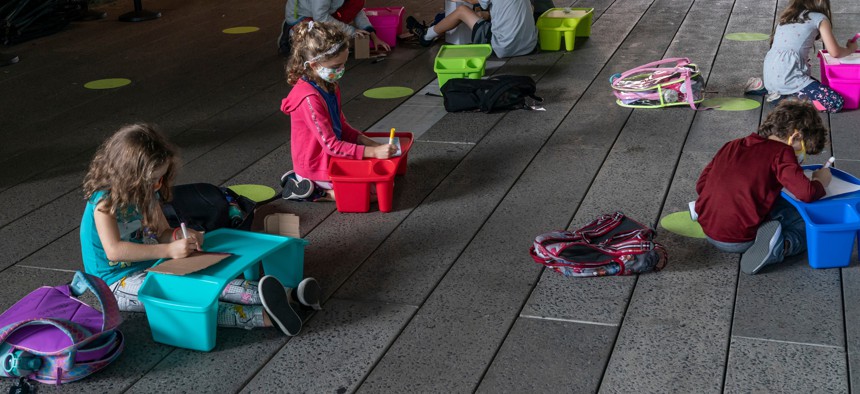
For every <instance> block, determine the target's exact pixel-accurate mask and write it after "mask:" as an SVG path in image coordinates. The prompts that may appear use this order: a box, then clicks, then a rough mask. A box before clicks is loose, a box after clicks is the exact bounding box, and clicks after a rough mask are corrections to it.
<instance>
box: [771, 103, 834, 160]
mask: <svg viewBox="0 0 860 394" xmlns="http://www.w3.org/2000/svg"><path fill="white" fill-rule="evenodd" d="M794 130H798V131H800V135H802V136H803V137H802V138H803V143H804V145H806V153H808V154H810V155H817V154H818V153H820V152H821V150H822V149H824V144H825V143H826V142H827V134H828V130H827V128H826V127H824V122H822V121H821V116H819V115H818V111H817V110H816V109H815V107H814V106H813V105H812V103H810V102H808V101H801V100H798V99H785V100H782V101H781V102H780V103H779V105H777V106H776V108H775V109H774V110H773V111H771V113H770V114H768V115H767V118H765V119H764V122H762V123H761V125H760V126H759V127H758V135H760V136H762V137H765V138H767V137H769V136H771V135H773V136H776V137H777V138H779V139H782V140H786V139H788V137H790V136H791V135H792V134H794Z"/></svg>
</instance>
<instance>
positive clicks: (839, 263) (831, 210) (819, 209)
mask: <svg viewBox="0 0 860 394" xmlns="http://www.w3.org/2000/svg"><path fill="white" fill-rule="evenodd" d="M805 211H806V217H804V219H806V218H807V217H808V218H809V219H806V240H807V248H808V250H809V251H808V255H809V265H810V266H812V268H838V267H847V266H848V264H849V263H850V262H851V252H852V251H853V250H854V239H855V238H856V237H857V231H858V230H860V215H858V214H857V206H856V205H854V204H844V203H836V204H828V203H819V204H808V205H807V206H806V208H805Z"/></svg>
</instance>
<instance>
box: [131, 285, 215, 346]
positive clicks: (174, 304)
mask: <svg viewBox="0 0 860 394" xmlns="http://www.w3.org/2000/svg"><path fill="white" fill-rule="evenodd" d="M221 288H222V287H221V284H220V283H218V282H215V281H210V280H205V279H197V280H194V281H187V280H184V278H183V277H182V276H174V275H147V276H146V280H145V281H144V282H143V286H141V288H140V292H139V294H138V297H139V298H140V300H141V302H143V303H144V305H145V306H146V318H147V320H149V326H150V327H151V328H152V339H154V340H155V341H156V342H159V343H164V344H170V345H174V346H176V345H177V344H181V346H182V347H185V348H188V349H194V350H200V351H204V352H208V351H209V350H212V348H213V347H215V328H216V327H217V325H218V324H217V323H218V321H217V319H218V293H220V292H221ZM179 289H182V290H179Z"/></svg>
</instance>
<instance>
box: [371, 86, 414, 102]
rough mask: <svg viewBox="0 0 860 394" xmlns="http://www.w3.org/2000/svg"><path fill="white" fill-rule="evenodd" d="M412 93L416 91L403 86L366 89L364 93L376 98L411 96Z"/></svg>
mask: <svg viewBox="0 0 860 394" xmlns="http://www.w3.org/2000/svg"><path fill="white" fill-rule="evenodd" d="M412 93H415V91H414V90H412V89H409V88H406V87H403V86H383V87H381V88H373V89H369V90H366V91H365V92H364V95H365V96H366V97H370V98H374V99H394V98H400V97H406V96H411V95H412Z"/></svg>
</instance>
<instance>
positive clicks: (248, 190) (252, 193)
mask: <svg viewBox="0 0 860 394" xmlns="http://www.w3.org/2000/svg"><path fill="white" fill-rule="evenodd" d="M227 188H228V189H230V190H232V191H234V192H236V194H238V195H240V196H244V197H247V198H248V199H250V200H251V201H254V202H263V201H268V200H270V199H271V198H272V197H275V194H277V193H275V189H272V188H271V187H268V186H263V185H233V186H229V187H227Z"/></svg>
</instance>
